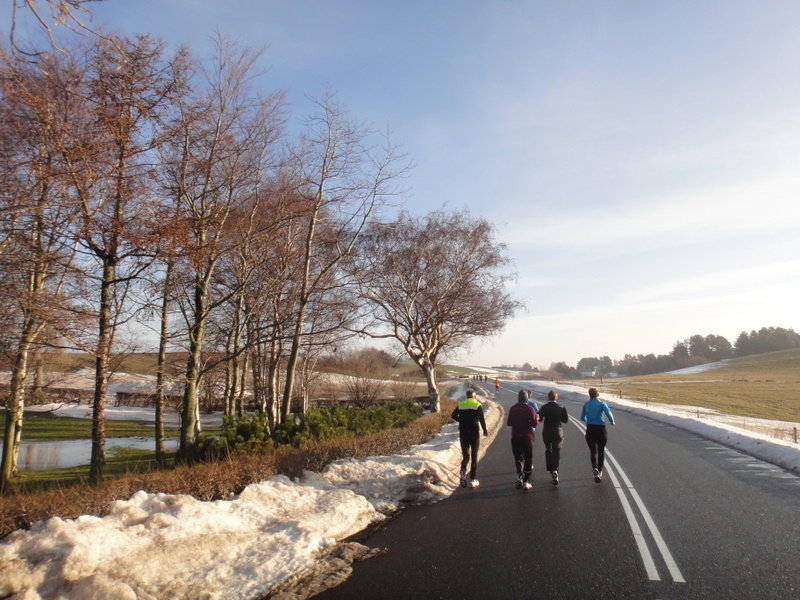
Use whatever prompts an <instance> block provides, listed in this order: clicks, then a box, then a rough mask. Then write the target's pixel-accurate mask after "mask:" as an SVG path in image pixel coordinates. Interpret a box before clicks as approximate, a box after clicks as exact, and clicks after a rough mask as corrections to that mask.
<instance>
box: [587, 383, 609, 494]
mask: <svg viewBox="0 0 800 600" xmlns="http://www.w3.org/2000/svg"><path fill="white" fill-rule="evenodd" d="M598 396H599V393H598V392H597V388H589V401H588V402H587V403H586V404H584V405H583V410H582V411H581V421H583V422H584V423H586V443H587V444H588V445H589V454H590V457H591V460H592V475H593V476H594V480H595V483H600V482H601V481H602V480H603V464H604V462H605V456H606V443H607V442H608V430H607V429H606V421H605V417H608V421H609V422H610V423H611V424H612V425H616V422H615V421H614V415H612V414H611V409H610V408H608V404H606V403H605V402H603V401H601V400H600V399H598Z"/></svg>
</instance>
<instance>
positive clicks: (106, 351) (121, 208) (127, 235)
mask: <svg viewBox="0 0 800 600" xmlns="http://www.w3.org/2000/svg"><path fill="white" fill-rule="evenodd" d="M89 64H90V67H91V70H90V72H89V74H88V76H87V80H86V84H85V89H84V94H85V96H84V98H83V100H84V104H83V106H82V111H81V112H80V113H78V114H76V115H74V118H73V121H74V123H73V130H74V131H75V132H76V137H75V139H73V140H72V142H71V143H70V144H65V145H64V147H63V156H64V159H65V161H66V162H67V164H68V170H69V176H70V178H71V180H72V188H73V193H74V195H75V198H76V203H77V205H78V207H79V210H80V217H79V218H80V225H79V226H78V231H77V240H78V243H79V244H80V248H81V249H82V251H83V253H84V271H85V273H86V274H87V275H88V276H89V277H90V278H91V279H92V280H93V281H94V282H95V284H96V286H97V288H99V298H98V299H97V300H96V301H92V302H91V305H92V307H93V309H94V310H96V315H97V332H96V343H95V345H94V352H93V353H94V356H95V393H94V402H93V421H92V458H91V465H90V474H89V479H90V481H92V482H99V481H100V480H102V478H103V468H104V464H105V425H104V421H105V417H104V409H105V397H106V393H107V389H108V377H109V374H110V371H109V359H110V356H111V352H112V348H113V346H114V341H115V333H116V332H117V330H118V326H119V325H120V322H121V318H122V317H123V314H124V313H123V309H124V304H125V296H124V295H125V293H126V291H127V289H128V285H129V284H130V283H131V282H133V281H135V280H136V279H137V278H138V277H140V276H141V275H142V273H143V272H144V271H145V270H146V269H147V268H148V267H149V266H150V265H151V264H152V261H153V259H154V257H155V254H156V249H157V248H158V242H159V238H160V235H159V233H160V229H161V224H162V218H161V217H162V215H161V209H162V206H161V204H160V203H159V202H158V201H157V199H156V197H155V195H154V193H153V190H152V181H153V165H154V163H155V161H156V160H157V153H156V150H157V148H158V146H159V144H161V143H163V138H162V135H161V133H162V122H161V116H162V115H163V112H164V110H165V109H166V107H167V106H168V105H169V103H170V101H171V100H172V99H173V98H174V97H175V95H176V94H178V91H179V88H180V86H181V84H182V83H183V77H182V74H181V73H182V71H183V69H184V68H185V60H184V54H183V52H182V51H179V53H178V54H177V55H176V57H175V58H174V59H172V60H166V59H165V57H164V48H163V44H161V43H158V42H156V41H154V40H153V39H152V38H150V37H140V38H138V39H135V40H127V39H125V40H118V41H116V42H115V43H110V42H107V41H105V40H97V43H96V45H95V48H94V52H93V53H92V54H91V56H90V63H89Z"/></svg>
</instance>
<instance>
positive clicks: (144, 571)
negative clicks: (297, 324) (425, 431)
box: [0, 384, 800, 600]
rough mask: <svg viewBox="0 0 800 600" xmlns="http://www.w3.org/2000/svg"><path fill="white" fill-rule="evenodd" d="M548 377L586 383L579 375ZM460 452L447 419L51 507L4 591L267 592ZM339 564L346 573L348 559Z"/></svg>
mask: <svg viewBox="0 0 800 600" xmlns="http://www.w3.org/2000/svg"><path fill="white" fill-rule="evenodd" d="M536 386H537V387H538V384H536ZM531 387H533V386H531ZM546 387H547V389H551V388H554V389H557V390H561V391H581V392H585V390H583V388H579V387H576V386H557V387H555V386H551V385H547V386H546ZM463 389H464V388H463V387H461V388H460V391H461V392H462V393H463ZM603 399H605V400H607V401H608V402H609V403H610V404H612V406H613V407H614V408H615V410H623V411H629V412H632V413H638V414H642V415H645V416H647V417H649V418H653V419H658V420H661V421H665V422H667V423H670V424H672V425H675V426H678V427H682V428H684V429H689V430H691V431H694V432H696V433H697V434H698V435H702V436H705V437H707V438H710V439H715V440H718V441H720V442H721V443H723V444H726V445H729V446H733V447H736V448H739V449H740V450H742V451H744V452H747V453H749V454H752V455H753V456H756V457H760V458H763V459H765V460H768V461H770V462H773V463H775V464H778V465H781V466H783V467H784V468H786V469H788V470H790V471H793V472H795V473H798V474H800V448H798V447H797V446H796V445H792V444H787V443H781V442H778V441H775V440H772V439H769V438H765V437H763V436H759V435H757V434H753V433H749V432H744V431H741V430H737V429H736V428H734V427H731V426H725V425H720V424H713V423H709V422H703V421H702V420H700V421H698V420H697V419H692V418H690V417H688V416H687V415H686V414H684V413H680V412H678V411H674V410H671V409H666V408H661V407H658V408H655V407H643V406H641V405H638V404H636V403H633V402H625V401H620V400H617V399H614V398H613V397H606V398H603ZM485 406H486V407H487V414H486V416H487V422H488V424H489V428H490V434H491V435H494V434H495V433H496V431H497V430H498V429H499V428H500V427H501V426H502V424H503V422H502V418H501V417H502V411H501V410H500V408H499V407H497V405H495V404H493V403H491V402H486V403H485ZM483 446H484V448H485V447H486V446H488V444H483ZM459 460H460V449H459V444H458V433H457V429H456V425H455V423H453V424H449V425H446V426H445V427H444V428H443V429H442V431H441V432H440V433H439V434H438V435H436V436H435V437H434V438H433V439H432V440H430V441H429V442H427V443H425V444H421V445H419V446H415V447H414V448H412V449H411V450H409V451H408V452H405V453H402V454H400V455H396V456H381V457H370V458H366V459H346V460H340V461H337V462H335V463H333V464H331V465H330V466H329V467H328V468H326V469H325V470H324V471H323V472H322V473H320V474H315V473H306V475H305V476H304V477H303V478H301V479H299V480H296V481H292V480H290V479H288V478H286V477H283V476H277V477H273V478H272V479H270V480H268V481H264V482H261V483H258V484H253V485H250V486H248V487H247V488H246V489H245V490H244V491H243V492H242V493H241V494H240V495H238V496H236V497H231V498H230V499H228V500H220V501H215V502H200V501H198V500H195V499H193V498H191V497H188V496H172V495H167V494H147V493H145V492H142V491H140V492H138V493H136V494H134V496H133V497H132V498H130V499H129V500H124V501H117V502H115V503H114V504H113V506H112V508H111V512H110V514H109V515H108V516H106V517H103V518H97V517H90V516H83V517H79V518H78V519H74V520H65V519H60V518H52V519H49V520H48V521H45V522H40V523H38V524H36V525H34V526H33V528H32V529H31V530H30V531H17V532H15V533H13V534H11V535H10V536H9V537H7V538H6V539H5V540H3V542H2V543H0V597H2V598H13V599H15V600H37V599H45V598H58V599H75V600H78V599H80V600H94V599H97V600H100V599H103V600H128V599H130V600H134V599H137V600H142V599H152V600H156V599H162V598H170V599H171V600H172V599H195V598H201V597H202V598H208V599H226V600H227V599H231V600H235V599H242V600H245V599H253V598H259V597H263V596H264V595H265V594H267V593H268V592H270V590H274V589H275V586H276V585H279V584H281V583H282V582H286V581H288V580H292V579H293V578H296V577H297V576H299V575H301V574H303V573H305V572H313V571H314V569H315V568H317V567H318V565H319V564H320V563H321V562H323V560H327V557H328V556H329V555H331V553H332V552H333V551H334V550H335V548H336V547H337V546H340V545H339V544H337V540H342V539H344V538H346V537H348V536H350V535H351V534H354V533H356V532H358V531H361V530H362V529H364V528H365V527H367V526H368V525H369V524H371V523H374V522H378V521H381V520H383V519H385V518H386V516H387V515H389V514H391V513H392V512H393V511H395V510H396V509H397V508H398V507H399V506H401V505H402V504H403V503H406V502H425V501H431V500H438V499H441V498H444V497H446V496H447V495H449V494H450V493H452V491H453V490H454V489H455V487H456V486H457V482H456V477H455V474H456V471H457V465H458V462H459ZM337 569H338V570H339V571H343V572H344V575H342V576H346V571H347V570H348V569H349V566H348V565H347V564H346V563H345V564H344V566H342V565H338V566H337Z"/></svg>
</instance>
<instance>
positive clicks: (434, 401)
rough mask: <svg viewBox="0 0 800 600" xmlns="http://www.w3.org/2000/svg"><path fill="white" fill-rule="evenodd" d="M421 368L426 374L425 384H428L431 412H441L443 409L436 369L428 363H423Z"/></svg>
mask: <svg viewBox="0 0 800 600" xmlns="http://www.w3.org/2000/svg"><path fill="white" fill-rule="evenodd" d="M420 368H421V369H422V372H423V373H424V374H425V382H426V383H427V384H428V399H429V400H430V403H431V412H439V411H440V410H441V409H442V407H441V403H440V401H439V400H440V397H439V388H438V387H437V385H436V368H435V367H434V366H433V365H432V364H431V363H429V362H428V361H424V362H422V363H421V364H420Z"/></svg>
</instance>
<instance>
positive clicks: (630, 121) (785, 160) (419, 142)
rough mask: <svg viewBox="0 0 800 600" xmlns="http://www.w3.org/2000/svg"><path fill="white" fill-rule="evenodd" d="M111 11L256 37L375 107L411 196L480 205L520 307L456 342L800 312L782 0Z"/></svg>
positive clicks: (617, 353) (618, 336) (594, 344)
mask: <svg viewBox="0 0 800 600" xmlns="http://www.w3.org/2000/svg"><path fill="white" fill-rule="evenodd" d="M93 11H94V13H95V22H102V23H105V24H106V26H107V28H108V29H111V30H121V31H123V32H126V33H131V32H153V33H155V34H157V35H159V36H161V37H163V38H164V39H166V40H168V41H169V42H170V43H173V44H177V43H189V44H190V45H191V46H192V47H193V48H194V49H195V50H196V51H197V52H198V53H199V54H205V53H207V52H208V51H209V49H210V43H209V36H210V35H211V33H212V31H213V30H214V29H215V28H217V29H219V30H220V31H222V32H224V33H228V34H229V35H230V36H231V37H232V38H233V39H236V40H239V41H241V42H243V43H245V44H248V45H252V46H258V47H262V46H263V47H265V49H266V51H265V53H264V56H263V61H262V62H263V66H264V67H265V68H268V69H269V70H268V72H267V73H266V74H265V76H264V77H263V85H264V87H265V89H266V90H268V91H276V90H281V89H285V90H288V92H289V103H290V106H289V108H290V110H291V111H292V115H293V117H294V119H296V120H297V121H299V120H300V119H301V118H302V117H303V116H304V115H305V114H306V113H307V111H308V110H309V102H308V99H307V97H306V96H307V95H311V96H317V97H319V96H321V95H322V93H323V91H324V88H325V86H326V85H329V86H330V87H331V88H332V89H333V90H335V91H336V92H337V94H338V97H339V100H340V101H341V102H342V103H343V104H344V105H345V106H346V107H347V108H348V109H349V110H350V111H351V113H352V114H353V115H354V116H355V117H357V118H359V119H363V120H366V121H369V122H371V123H373V124H375V125H376V126H378V127H380V128H383V127H389V128H390V129H391V130H392V131H393V137H394V140H395V142H397V143H399V144H401V145H402V147H403V150H404V151H405V152H407V153H408V154H409V155H410V157H411V158H412V159H413V161H414V163H415V164H416V167H415V169H414V171H413V172H412V174H411V176H410V178H409V180H408V182H407V184H408V186H409V188H410V191H409V193H408V194H407V196H406V198H405V202H406V206H407V208H408V209H409V210H411V211H412V212H417V213H423V212H426V211H428V210H430V209H432V208H437V207H440V206H442V205H446V206H447V207H449V208H451V209H458V210H461V209H467V210H469V212H470V213H471V214H472V215H473V216H482V217H486V218H488V219H490V220H491V221H492V222H494V223H495V224H496V226H497V233H498V239H499V240H501V241H503V242H505V243H507V244H508V248H509V253H510V255H511V257H512V258H513V260H514V262H515V265H516V271H517V273H518V275H519V279H518V281H517V283H516V284H515V285H514V286H513V288H512V292H513V293H514V294H515V296H517V297H518V298H520V299H521V300H522V301H524V302H525V303H526V305H527V309H526V310H525V311H524V312H523V313H520V315H519V316H518V317H517V318H515V319H514V320H513V321H511V322H509V324H508V326H507V328H506V330H505V332H504V333H503V334H501V335H499V336H497V337H496V338H494V339H493V340H491V341H486V342H483V343H480V344H476V345H475V347H474V348H472V350H471V351H469V352H463V353H462V354H461V355H460V356H459V357H458V358H459V359H460V361H461V362H464V363H467V364H480V365H498V364H522V363H524V362H529V363H531V364H533V365H536V366H543V367H546V366H548V365H549V364H550V363H551V362H554V361H560V360H564V361H566V362H568V363H569V364H575V363H577V361H578V360H579V359H580V358H581V357H584V356H602V355H607V356H610V357H611V358H612V359H620V358H622V357H623V356H624V355H625V354H639V353H644V354H646V353H650V352H654V353H656V354H661V353H668V352H669V351H670V350H671V348H672V346H673V344H674V342H675V341H676V340H681V339H685V338H687V337H689V336H690V335H693V334H696V333H700V334H703V335H706V334H709V333H713V334H716V335H724V336H725V337H727V338H728V339H729V340H730V341H731V342H733V341H734V340H735V338H736V336H737V335H738V333H739V332H740V331H742V330H748V331H749V330H751V329H758V328H761V327H764V326H778V327H791V328H794V329H795V330H800V313H799V312H798V309H797V306H798V304H799V303H798V297H800V235H799V234H798V231H800V208H798V198H799V196H800V194H799V192H800V168H798V159H800V35H798V33H797V32H798V31H800V3H798V2H796V1H794V0H768V1H766V2H752V1H750V0H727V1H716V0H704V1H703V2H696V1H693V0H691V1H687V0H670V2H642V1H640V0H627V1H622V0H619V1H614V0H605V1H604V0H584V1H570V0H559V1H555V0H498V1H490V0H482V1H478V0H436V1H433V2H432V1H430V0H424V1H418V0H405V1H403V2H382V1H379V0H360V1H359V0H310V1H303V0H280V1H273V0H228V1H227V2H220V1H219V0H124V1H123V0H107V1H106V2H102V3H100V4H97V5H94V7H93Z"/></svg>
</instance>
